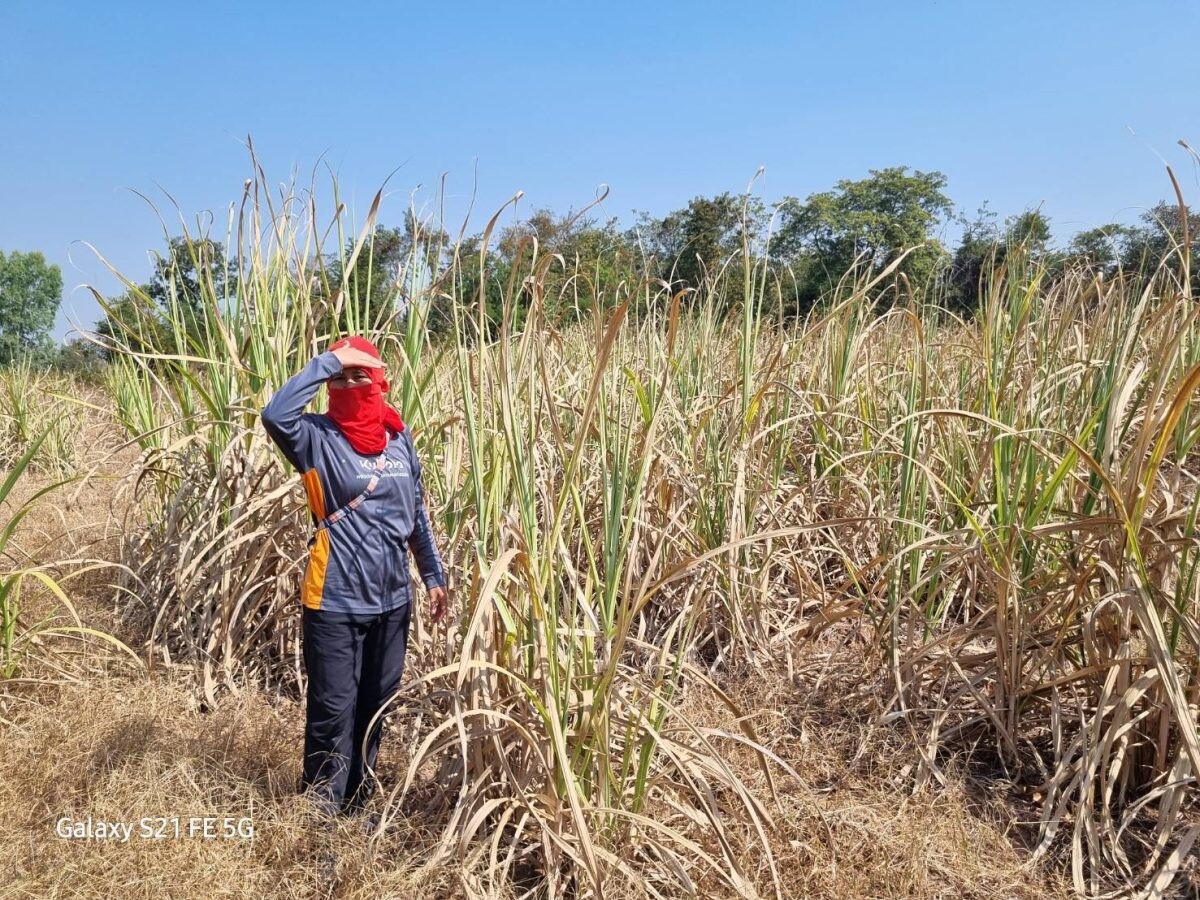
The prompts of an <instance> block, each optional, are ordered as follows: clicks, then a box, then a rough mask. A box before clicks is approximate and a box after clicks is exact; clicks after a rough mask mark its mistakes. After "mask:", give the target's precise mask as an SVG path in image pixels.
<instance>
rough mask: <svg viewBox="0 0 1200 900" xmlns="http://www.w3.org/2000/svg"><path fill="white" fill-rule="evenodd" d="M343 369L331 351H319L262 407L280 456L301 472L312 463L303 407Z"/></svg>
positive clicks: (309, 428) (310, 431)
mask: <svg viewBox="0 0 1200 900" xmlns="http://www.w3.org/2000/svg"><path fill="white" fill-rule="evenodd" d="M340 371H342V363H341V361H340V360H339V359H338V358H337V356H336V355H335V354H334V353H332V352H326V353H322V354H321V355H319V356H317V357H315V358H314V359H312V360H311V361H310V362H309V363H308V365H306V366H305V367H304V368H303V369H301V370H300V371H299V372H297V373H296V374H295V375H293V376H292V377H291V378H289V379H288V380H287V381H286V382H285V383H284V384H283V386H282V387H281V388H280V389H279V390H277V391H276V392H275V395H274V396H273V397H271V399H270V400H269V401H268V402H267V405H266V406H265V407H263V411H262V420H263V426H264V427H265V428H266V429H267V434H269V435H270V436H271V440H273V441H274V442H275V443H276V444H277V445H279V449H280V450H282V451H283V455H284V456H286V457H287V458H288V461H289V462H290V463H291V464H292V465H293V466H295V467H296V469H297V470H298V471H300V472H307V471H308V470H309V469H311V468H312V466H313V447H312V441H313V433H314V427H313V425H312V423H310V422H306V421H305V420H304V419H303V415H304V407H306V406H308V404H309V403H310V402H311V401H312V399H313V397H315V396H316V395H317V391H319V390H320V389H321V385H322V384H324V383H325V381H326V380H328V379H330V378H332V377H333V376H334V375H337V374H338V373H339V372H340Z"/></svg>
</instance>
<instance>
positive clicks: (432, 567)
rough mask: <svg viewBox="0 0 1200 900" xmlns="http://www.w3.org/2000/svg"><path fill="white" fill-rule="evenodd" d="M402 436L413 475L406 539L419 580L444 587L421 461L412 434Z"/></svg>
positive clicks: (429, 585)
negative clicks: (410, 524) (409, 528)
mask: <svg viewBox="0 0 1200 900" xmlns="http://www.w3.org/2000/svg"><path fill="white" fill-rule="evenodd" d="M403 437H404V439H405V442H406V443H407V444H408V452H409V457H410V459H411V460H412V476H413V493H414V505H413V531H412V535H411V536H410V537H409V539H408V545H409V547H410V548H411V549H412V552H413V556H414V557H416V560H417V569H418V570H419V571H420V572H421V581H423V582H424V583H425V587H427V588H433V587H445V586H446V571H445V569H444V568H442V558H441V557H440V556H439V555H438V552H437V546H436V545H435V544H434V541H433V529H432V528H431V527H430V525H429V513H428V512H427V511H426V509H425V486H424V483H423V482H422V481H421V461H420V460H419V459H418V458H417V448H416V446H415V445H414V444H413V440H412V435H410V434H409V433H408V429H407V428H406V429H404V432H403Z"/></svg>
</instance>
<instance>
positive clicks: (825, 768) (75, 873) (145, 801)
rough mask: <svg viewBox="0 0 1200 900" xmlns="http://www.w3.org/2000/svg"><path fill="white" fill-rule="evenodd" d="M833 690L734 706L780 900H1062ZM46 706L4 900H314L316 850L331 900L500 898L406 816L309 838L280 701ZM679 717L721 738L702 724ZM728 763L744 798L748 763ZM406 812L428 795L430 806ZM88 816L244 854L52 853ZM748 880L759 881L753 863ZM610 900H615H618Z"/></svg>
mask: <svg viewBox="0 0 1200 900" xmlns="http://www.w3.org/2000/svg"><path fill="white" fill-rule="evenodd" d="M815 671H816V670H815V669H813V670H811V671H810V676H811V674H813V672H815ZM850 673H851V670H850V669H849V668H847V669H846V670H845V671H844V672H842V674H841V677H842V678H843V679H845V678H847V677H848V676H849V675H850ZM834 682H835V679H833V678H831V677H828V676H827V678H826V681H825V684H826V686H825V687H824V688H823V689H822V690H821V693H820V694H819V695H818V694H814V693H813V692H812V687H813V685H812V679H811V677H806V676H801V677H798V678H797V679H796V680H795V681H794V682H792V683H789V681H788V680H787V678H786V675H784V674H782V673H777V674H775V675H773V676H771V677H769V678H765V679H764V678H761V676H759V680H746V681H744V682H743V685H744V687H743V690H742V692H741V696H740V697H739V699H740V700H741V701H742V702H743V704H744V705H745V706H746V707H747V708H754V709H757V710H758V712H757V713H756V718H757V719H759V721H760V735H761V736H763V737H764V740H766V741H767V742H768V744H769V745H770V746H771V747H772V749H774V750H775V751H776V752H778V753H779V754H780V755H781V756H782V757H783V758H784V759H785V760H786V761H787V762H789V763H790V764H791V765H792V766H793V767H795V768H796V769H797V771H798V772H799V773H800V774H801V776H802V777H801V779H800V780H798V781H791V780H788V781H787V782H786V783H783V784H781V790H780V810H779V812H778V822H777V826H778V827H777V833H776V834H775V835H774V839H773V843H774V845H775V852H776V854H777V859H778V861H779V864H780V868H781V870H782V872H783V873H784V886H785V896H792V897H802V896H809V897H898V896H904V897H1028V898H1033V897H1053V896H1061V895H1062V894H1063V893H1064V892H1065V891H1066V890H1067V885H1066V884H1065V883H1064V882H1063V881H1062V880H1061V879H1058V878H1056V877H1055V876H1053V875H1052V874H1047V873H1046V872H1044V871H1041V870H1039V869H1031V868H1030V867H1029V866H1028V864H1027V863H1026V854H1025V852H1024V851H1023V850H1022V849H1021V847H1020V846H1019V842H1017V841H1016V840H1014V837H1013V835H1012V834H1011V827H1012V826H1011V824H1009V825H1006V824H1005V821H1004V819H1005V815H1006V812H1005V809H1004V807H1003V806H1002V805H1000V804H994V803H989V804H984V805H982V806H981V805H980V803H979V802H978V801H974V802H973V801H972V800H971V799H970V798H969V796H968V793H967V790H966V789H965V788H964V787H963V785H961V784H960V783H957V782H954V783H952V785H951V787H949V788H947V789H944V790H938V791H928V792H922V793H921V794H918V795H916V796H911V795H909V794H908V792H907V791H906V790H905V788H904V787H903V784H904V782H905V774H904V770H903V765H904V763H905V755H904V754H903V752H902V751H901V750H900V749H899V748H898V747H894V746H892V747H889V746H888V738H887V735H886V733H880V732H879V731H878V730H873V729H872V728H871V727H870V725H869V724H868V719H867V717H865V716H862V715H859V716H855V715H854V714H853V711H851V710H846V711H845V712H844V714H839V713H837V712H831V707H830V706H828V705H827V704H828V703H829V701H830V695H831V694H836V692H837V689H840V688H841V687H844V685H842V684H836V685H835V683H834ZM43 700H44V703H43V704H42V705H40V706H38V707H29V708H27V709H26V710H25V712H24V713H23V714H22V716H21V718H20V720H19V721H18V722H17V723H16V725H15V726H14V727H11V728H9V729H7V731H6V733H5V735H4V744H5V752H4V754H3V755H2V756H0V841H3V843H4V846H6V847H8V848H10V851H11V854H12V855H11V857H10V860H11V862H10V863H9V867H10V868H9V871H10V872H12V874H13V877H12V879H11V882H10V883H9V885H8V887H7V888H6V889H5V891H4V893H3V894H2V896H6V897H7V896H12V897H39V898H40V897H52V896H72V897H109V896H112V895H113V894H112V891H113V890H114V888H117V887H118V886H120V888H121V893H122V896H126V897H146V898H151V897H153V898H161V897H166V896H170V897H192V896H201V895H203V896H217V897H245V896H255V897H312V896H320V895H322V893H323V887H322V885H323V882H322V881H321V879H320V877H319V863H320V859H321V853H322V850H323V848H324V847H326V846H328V847H330V848H332V850H333V851H334V852H335V853H336V854H337V858H338V863H337V876H336V883H335V886H334V887H333V891H332V896H337V897H347V898H351V897H353V898H358V897H362V898H367V897H381V896H389V897H416V896H420V897H423V898H433V897H473V896H503V893H502V892H500V891H497V890H495V889H493V890H491V891H489V890H488V886H487V885H486V884H485V883H483V881H482V878H481V877H478V876H474V875H473V874H472V872H471V871H470V870H469V869H464V870H459V869H457V868H456V869H451V868H446V867H443V868H441V869H439V870H435V871H428V870H423V869H421V867H420V862H421V860H423V859H425V858H427V857H428V854H429V852H430V850H431V849H432V847H433V846H434V844H435V843H436V840H437V838H438V836H439V835H438V826H439V825H440V823H439V822H437V821H432V820H429V819H427V818H425V816H424V815H423V814H422V811H421V810H420V809H419V808H414V809H413V810H411V811H409V813H408V817H407V818H406V819H405V820H403V821H402V822H400V823H398V824H397V826H396V827H395V828H393V829H392V830H390V831H389V833H388V834H386V835H385V836H384V837H383V839H382V840H381V841H380V842H379V843H378V844H377V845H376V846H375V847H374V848H370V847H369V846H368V841H367V840H366V838H365V836H364V835H363V834H361V833H360V832H359V831H358V830H357V829H356V828H355V827H354V826H353V825H343V826H342V827H341V828H340V829H339V830H338V831H337V832H336V833H334V834H332V835H328V836H326V835H324V834H323V833H322V832H321V831H320V829H319V828H318V827H317V824H316V820H315V819H314V818H313V816H312V815H311V813H310V812H309V810H308V808H307V805H306V804H305V803H304V802H303V800H302V799H301V798H299V797H298V796H297V795H295V793H294V786H295V783H296V779H297V776H298V774H299V749H300V746H301V741H302V728H303V726H302V722H303V715H302V709H301V707H300V706H299V705H298V704H297V703H295V702H293V701H289V700H278V699H271V698H268V697H267V696H266V695H265V694H263V693H260V692H257V691H255V692H247V693H246V694H245V695H243V696H242V697H240V698H239V699H238V700H237V701H236V702H230V703H225V704H223V705H221V706H220V707H219V708H218V709H217V710H215V711H213V712H211V713H203V712H201V711H199V709H198V704H197V702H196V699H195V693H194V691H192V690H191V689H190V688H189V687H188V686H186V685H181V684H177V683H173V682H172V681H171V680H170V679H167V678H155V679H145V678H138V679H131V678H118V677H109V678H104V679H98V680H94V681H90V682H87V683H83V684H76V685H69V686H65V687H62V688H59V689H57V696H56V697H53V698H51V697H49V696H47V697H44V698H43ZM689 712H690V713H691V714H692V715H693V716H695V717H696V718H698V719H700V720H704V719H708V720H710V721H711V723H712V724H714V725H721V726H723V727H728V722H725V721H723V717H722V715H721V714H720V712H719V711H717V710H715V709H711V708H710V709H707V710H689ZM405 748H406V741H405V740H404V736H403V735H402V734H397V733H394V732H393V733H391V734H389V737H388V740H386V741H385V743H384V754H383V755H384V757H385V759H384V766H383V769H382V772H381V775H382V777H383V778H384V779H385V780H393V779H395V778H397V777H399V776H400V775H401V773H402V769H403V766H404V765H405V763H406V761H407V759H406V749H405ZM732 756H733V758H734V759H735V760H736V761H737V764H738V765H739V767H741V768H742V769H743V771H742V774H743V777H745V778H746V779H747V780H749V781H751V782H753V780H754V778H755V777H756V773H757V772H758V768H757V765H756V764H755V762H754V760H753V758H752V756H753V755H752V754H749V753H739V752H738V751H736V750H733V751H732ZM760 787H763V788H765V785H760ZM421 793H424V794H436V786H434V785H425V786H424V788H423V790H422V792H421ZM89 815H90V816H92V817H93V818H94V819H102V818H108V819H116V820H131V819H134V820H136V819H140V818H141V817H142V816H152V817H153V816H163V817H172V816H177V817H181V818H184V817H190V816H212V817H218V818H225V817H235V818H236V817H243V816H246V817H250V818H251V819H252V820H253V822H254V829H255V836H254V839H253V840H241V839H234V840H204V839H200V838H194V839H188V838H180V839H177V840H161V841H160V840H150V839H139V838H138V837H136V836H135V837H133V838H132V839H131V840H130V842H129V843H127V844H120V843H103V842H95V841H91V842H87V841H76V840H64V839H60V838H58V837H56V836H55V834H54V827H55V821H56V820H57V819H58V818H59V817H61V816H73V817H77V818H80V819H83V818H86V817H87V816H89ZM326 840H328V844H326V843H325V841H326ZM372 850H373V852H372ZM747 866H748V868H749V870H750V871H753V870H754V866H753V865H752V860H747ZM612 887H613V890H612V893H611V896H614V897H621V896H624V895H627V889H626V888H625V887H624V886H622V885H621V884H619V883H614V884H613V886H612ZM609 895H610V894H606V896H609ZM628 895H630V896H633V894H628ZM704 895H705V896H714V897H716V896H727V894H723V893H720V892H718V891H713V892H712V893H709V892H707V891H705V893H704ZM535 896H537V895H536V894H535Z"/></svg>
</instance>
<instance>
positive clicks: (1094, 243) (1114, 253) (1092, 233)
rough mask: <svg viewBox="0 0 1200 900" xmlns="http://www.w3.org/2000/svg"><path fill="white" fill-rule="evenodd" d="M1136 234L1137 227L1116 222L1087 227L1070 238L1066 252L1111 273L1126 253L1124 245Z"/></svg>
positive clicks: (1106, 272)
mask: <svg viewBox="0 0 1200 900" xmlns="http://www.w3.org/2000/svg"><path fill="white" fill-rule="evenodd" d="M1136 235H1137V229H1135V228H1131V227H1130V226H1128V225H1118V224H1116V223H1112V224H1108V225H1101V226H1099V227H1097V228H1088V229H1086V230H1084V231H1081V232H1079V233H1078V234H1076V235H1075V237H1073V238H1071V243H1070V244H1069V245H1068V247H1067V253H1068V255H1069V257H1070V259H1071V260H1073V261H1075V262H1080V263H1085V264H1087V265H1089V266H1092V267H1093V268H1096V269H1099V270H1101V271H1103V272H1104V273H1105V274H1106V275H1111V274H1113V273H1114V272H1115V271H1116V270H1117V268H1118V266H1119V265H1120V263H1121V258H1122V257H1123V256H1125V254H1126V245H1127V244H1128V243H1129V242H1130V241H1131V240H1133V239H1134V238H1135V237H1136Z"/></svg>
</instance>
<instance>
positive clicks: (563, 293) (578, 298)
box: [496, 209, 638, 323]
mask: <svg viewBox="0 0 1200 900" xmlns="http://www.w3.org/2000/svg"><path fill="white" fill-rule="evenodd" d="M535 246H536V252H537V255H538V257H539V258H541V259H544V258H545V257H546V256H547V255H553V256H554V257H556V259H555V260H554V261H553V262H551V263H549V264H548V268H547V269H546V272H545V276H544V278H543V281H542V285H543V289H544V292H545V295H544V302H545V306H546V312H547V315H548V316H549V317H550V320H551V321H552V322H555V323H562V322H565V321H568V320H571V319H574V318H577V317H579V316H582V315H584V314H586V312H587V311H588V310H590V309H591V308H592V306H593V304H594V303H596V302H599V303H600V304H601V305H602V306H604V307H609V306H612V305H613V304H614V302H615V300H616V298H617V294H618V292H619V290H620V288H621V284H622V282H628V281H629V279H630V277H631V275H632V273H633V271H634V264H635V261H636V260H637V258H638V252H637V247H636V246H635V245H634V244H633V243H632V241H630V239H629V238H628V236H627V235H626V234H624V233H623V232H622V231H621V230H620V229H619V228H618V224H617V220H616V219H613V218H610V219H608V220H607V221H605V222H603V223H600V222H597V221H596V220H595V219H593V218H590V217H587V216H581V215H578V214H576V213H567V214H566V215H563V216H559V215H556V214H555V213H554V212H553V211H551V210H549V209H535V210H534V211H533V212H532V213H530V214H529V216H528V217H527V218H525V219H523V220H521V221H520V222H517V223H516V224H514V225H510V226H508V227H507V228H505V229H504V230H503V231H501V233H500V238H499V240H498V241H497V247H496V250H497V254H498V256H499V258H500V259H502V260H503V261H504V262H505V263H507V265H508V266H514V265H516V266H521V267H524V269H526V270H527V269H528V268H529V266H530V264H531V263H532V261H533V253H534V250H535ZM531 300H532V297H531V296H530V295H529V293H528V288H527V287H526V288H524V289H523V291H522V297H521V303H522V304H527V303H528V302H530V301H531Z"/></svg>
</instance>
